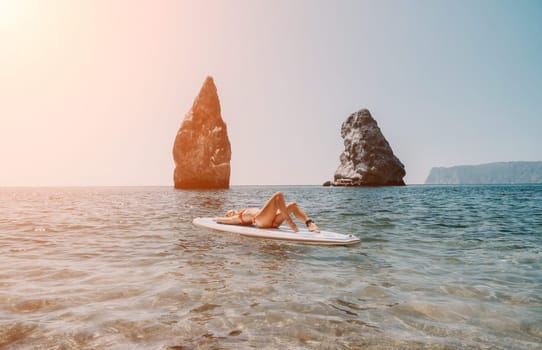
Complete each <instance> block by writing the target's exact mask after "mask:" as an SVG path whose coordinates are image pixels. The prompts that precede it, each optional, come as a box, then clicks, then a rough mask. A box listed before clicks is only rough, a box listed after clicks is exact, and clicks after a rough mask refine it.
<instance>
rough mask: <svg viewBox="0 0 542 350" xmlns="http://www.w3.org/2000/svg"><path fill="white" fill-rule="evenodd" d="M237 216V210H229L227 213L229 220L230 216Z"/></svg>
mask: <svg viewBox="0 0 542 350" xmlns="http://www.w3.org/2000/svg"><path fill="white" fill-rule="evenodd" d="M235 215H237V212H236V211H235V210H228V211H227V212H226V217H227V218H229V217H230V216H235Z"/></svg>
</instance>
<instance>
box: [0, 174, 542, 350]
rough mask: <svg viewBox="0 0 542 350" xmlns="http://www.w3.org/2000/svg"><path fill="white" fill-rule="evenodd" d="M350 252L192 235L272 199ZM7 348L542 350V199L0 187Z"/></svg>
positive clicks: (309, 190)
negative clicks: (339, 238) (349, 242)
mask: <svg viewBox="0 0 542 350" xmlns="http://www.w3.org/2000/svg"><path fill="white" fill-rule="evenodd" d="M277 190H281V191H283V192H284V194H285V197H286V199H287V200H291V201H294V200H295V201H297V202H298V203H299V204H300V205H301V206H302V207H303V208H305V210H306V211H307V212H308V213H309V214H310V216H311V217H312V218H314V219H315V221H316V222H317V223H318V224H319V225H320V227H321V228H323V229H328V230H334V231H339V232H344V233H354V234H356V235H358V236H359V237H361V238H362V244H361V245H356V246H353V247H316V246H302V245H293V244H280V243H277V242H269V241H263V240H257V239H250V238H243V237H239V236H235V235H232V234H223V233H217V232H213V231H209V230H204V229H199V228H195V227H193V226H192V224H191V220H192V218H193V217H196V216H215V215H218V214H221V213H223V212H225V211H226V210H227V209H230V208H239V207H245V206H259V205H261V204H262V203H263V202H264V201H265V200H266V199H267V198H268V197H269V196H270V195H271V194H272V193H273V192H274V191H277ZM0 214H1V215H0V266H1V267H2V269H1V270H0V348H2V349H27V348H30V349H33V348H34V349H127V348H129V349H177V350H178V349H253V348H263V349H286V348H288V349H420V348H422V349H541V348H542V186H540V185H524V186H522V185H514V186H407V187H393V188H333V187H332V188H324V187H319V186H306V187H303V186H285V187H272V186H265V187H248V186H247V187H244V186H240V187H233V188H232V189H230V190H228V191H175V190H173V189H171V188H168V187H134V188H123V187H118V188H115V187H112V188H3V189H0Z"/></svg>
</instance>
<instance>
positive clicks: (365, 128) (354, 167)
mask: <svg viewBox="0 0 542 350" xmlns="http://www.w3.org/2000/svg"><path fill="white" fill-rule="evenodd" d="M341 136H342V138H343V139H344V151H343V153H342V154H341V156H340V161H341V164H340V165H339V167H338V168H337V171H336V172H335V177H334V182H333V185H335V186H404V185H405V182H404V181H403V177H404V176H405V174H406V172H405V166H404V165H403V163H401V161H400V160H399V159H398V158H397V157H396V156H395V155H394V154H393V151H392V150H391V147H390V145H389V143H388V141H386V139H385V138H384V135H382V132H381V131H380V128H379V127H378V125H377V123H376V120H374V119H373V117H372V116H371V113H370V112H369V111H368V110H367V109H362V110H360V111H358V112H355V113H352V114H351V115H350V116H349V117H348V119H346V121H345V122H344V123H343V125H342V127H341Z"/></svg>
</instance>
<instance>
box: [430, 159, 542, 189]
mask: <svg viewBox="0 0 542 350" xmlns="http://www.w3.org/2000/svg"><path fill="white" fill-rule="evenodd" d="M530 183H542V162H498V163H488V164H480V165H460V166H453V167H449V168H444V167H440V168H433V169H431V171H430V172H429V176H428V177H427V179H426V180H425V184H434V185H474V184H530Z"/></svg>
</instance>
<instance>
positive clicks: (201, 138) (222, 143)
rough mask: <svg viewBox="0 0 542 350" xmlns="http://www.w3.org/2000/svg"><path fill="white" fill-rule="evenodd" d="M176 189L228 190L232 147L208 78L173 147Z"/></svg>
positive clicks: (210, 79) (218, 102) (213, 89)
mask: <svg viewBox="0 0 542 350" xmlns="http://www.w3.org/2000/svg"><path fill="white" fill-rule="evenodd" d="M173 159H174V160H175V171H174V174H173V181H174V183H175V188H178V189H223V188H229V187H230V160H231V146H230V140H229V139H228V131H227V128H226V124H225V123H224V121H223V120H222V116H221V114H220V101H219V100H218V94H217V91H216V86H215V83H214V81H213V78H211V77H207V79H205V82H204V83H203V86H202V88H201V90H200V92H199V94H198V96H197V97H196V99H195V100H194V104H193V105H192V108H191V109H190V110H189V111H188V113H187V114H186V116H185V117H184V120H183V122H182V124H181V127H180V129H179V131H178V132H177V137H175V143H174V145H173Z"/></svg>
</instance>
